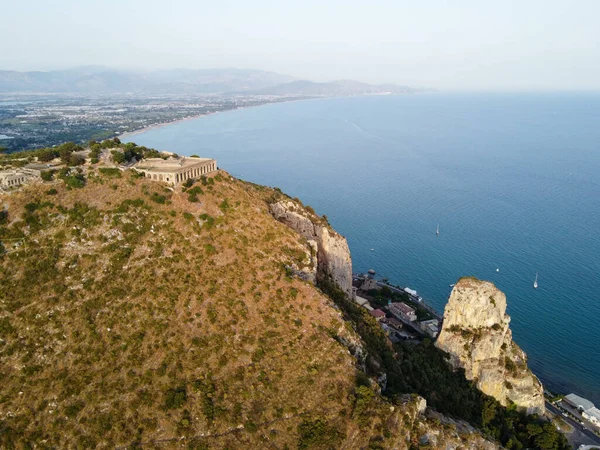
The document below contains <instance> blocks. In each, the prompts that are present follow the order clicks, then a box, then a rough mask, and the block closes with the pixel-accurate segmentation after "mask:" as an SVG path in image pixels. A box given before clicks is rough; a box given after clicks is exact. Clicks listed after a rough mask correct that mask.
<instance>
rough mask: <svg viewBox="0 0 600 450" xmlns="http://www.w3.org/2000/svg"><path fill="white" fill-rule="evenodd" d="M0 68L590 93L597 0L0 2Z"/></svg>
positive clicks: (597, 49) (599, 59)
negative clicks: (217, 72)
mask: <svg viewBox="0 0 600 450" xmlns="http://www.w3.org/2000/svg"><path fill="white" fill-rule="evenodd" d="M0 11H1V13H0V17H1V22H2V26H1V27H0V70H21V71H26V70H52V69H64V68H70V67H74V66H82V65H104V66H109V67H114V68H127V69H167V68H190V69H200V68H223V67H237V68H252V69H262V70H269V71H274V72H279V73H284V74H287V75H292V76H295V77H298V78H306V79H311V80H315V81H327V80H335V79H355V80H360V81H364V82H371V83H396V84H403V85H411V86H426V87H432V88H437V89H446V90H599V89H600V0H526V1H523V0H519V1H514V0H501V1H481V0H449V1H443V0H411V1H407V0H370V1H362V0H301V1H295V0H278V1H268V0H210V1H205V0H169V1H164V0H163V1H157V0H52V1H48V0H43V1H42V0H27V1H15V0H0Z"/></svg>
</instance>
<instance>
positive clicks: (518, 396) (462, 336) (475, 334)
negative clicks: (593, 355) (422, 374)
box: [436, 277, 545, 413]
mask: <svg viewBox="0 0 600 450" xmlns="http://www.w3.org/2000/svg"><path fill="white" fill-rule="evenodd" d="M509 323H510V317H509V316H508V315H507V314H506V295H504V293H503V292H502V291H500V290H499V289H498V288H497V287H496V286H495V285H494V284H493V283H490V282H487V281H481V280H477V279H475V278H472V277H464V278H461V279H460V280H459V281H458V283H456V285H455V286H454V289H453V290H452V293H451V295H450V299H449V301H448V304H447V305H446V309H445V312H444V325H443V327H442V331H441V333H440V336H439V338H438V340H437V341H436V346H437V347H438V348H440V349H442V350H444V351H446V352H448V354H449V355H450V363H451V364H452V366H453V367H455V368H458V367H461V368H463V369H464V370H465V375H466V377H467V378H468V379H469V380H474V381H475V382H476V385H477V387H478V388H479V389H481V391H483V392H484V393H485V394H488V395H491V396H492V397H494V398H496V399H497V400H498V401H499V402H500V403H501V404H502V405H505V406H506V405H508V404H509V403H511V402H512V403H514V404H515V405H516V406H517V407H519V408H521V409H524V410H526V411H527V412H528V413H543V412H544V410H545V407H544V391H543V387H542V384H541V383H540V381H539V380H538V378H537V377H536V376H535V375H534V374H533V373H532V372H531V370H529V368H528V367H527V355H526V354H525V352H524V351H523V350H521V348H519V346H518V345H517V344H516V343H515V342H514V341H513V340H512V332H511V330H510V328H509Z"/></svg>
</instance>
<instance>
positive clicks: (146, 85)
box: [0, 66, 419, 96]
mask: <svg viewBox="0 0 600 450" xmlns="http://www.w3.org/2000/svg"><path fill="white" fill-rule="evenodd" d="M418 90H419V89H413V88H409V87H406V86H393V85H381V86H379V85H370V84H366V83H360V82H358V81H351V80H342V81H332V82H328V83H316V82H312V81H306V80H296V79H294V78H293V77H291V76H288V75H281V74H278V73H275V72H266V71H262V70H252V69H199V70H192V69H170V70H154V71H125V70H115V69H110V68H106V67H96V66H93V67H82V68H75V69H68V70H53V71H48V72H17V71H9V70H0V93H64V94H67V93H69V94H82V95H84V94H117V93H138V94H211V93H239V94H255V95H287V96H294V95H298V96H331V95H359V94H378V93H407V92H416V91H418Z"/></svg>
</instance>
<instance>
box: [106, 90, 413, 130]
mask: <svg viewBox="0 0 600 450" xmlns="http://www.w3.org/2000/svg"><path fill="white" fill-rule="evenodd" d="M377 95H381V94H356V95H333V96H315V97H300V98H294V97H284V98H282V99H278V100H275V101H267V102H264V103H261V104H260V105H250V106H239V107H237V108H232V109H224V110H221V111H213V112H209V113H205V114H198V115H195V116H190V117H185V118H183V119H177V120H173V121H170V122H164V123H157V124H153V125H148V126H146V127H143V128H140V129H138V130H135V131H126V132H125V133H121V134H119V135H117V136H115V137H117V138H119V139H122V138H123V139H127V138H129V137H131V136H135V135H137V134H141V133H145V132H146V131H150V130H154V129H157V128H162V127H166V126H168V125H174V124H176V123H179V122H186V121H188V120H194V119H199V118H200V117H206V116H212V115H214V114H219V113H226V112H231V111H238V110H241V109H250V108H258V107H261V106H266V105H274V104H276V103H292V102H300V101H305V100H325V99H331V98H347V97H369V96H377ZM386 95H388V94H386ZM391 95H405V94H391Z"/></svg>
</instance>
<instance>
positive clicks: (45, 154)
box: [37, 148, 57, 162]
mask: <svg viewBox="0 0 600 450" xmlns="http://www.w3.org/2000/svg"><path fill="white" fill-rule="evenodd" d="M56 156H57V153H56V151H55V150H53V149H51V148H44V149H41V150H40V151H39V152H38V154H37V158H38V161H41V162H48V161H52V160H53V159H54V158H56Z"/></svg>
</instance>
